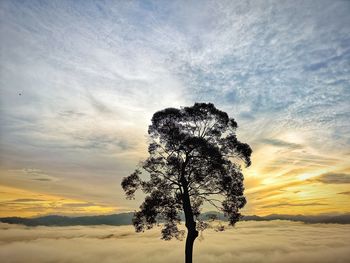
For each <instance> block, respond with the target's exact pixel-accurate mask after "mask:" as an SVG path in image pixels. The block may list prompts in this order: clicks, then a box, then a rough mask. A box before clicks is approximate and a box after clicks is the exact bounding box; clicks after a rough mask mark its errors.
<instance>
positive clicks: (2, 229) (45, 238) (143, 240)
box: [0, 221, 350, 263]
mask: <svg viewBox="0 0 350 263" xmlns="http://www.w3.org/2000/svg"><path fill="white" fill-rule="evenodd" d="M184 243H185V242H184V241H178V240H172V241H163V240H161V239H160V229H159V228H155V229H152V230H150V231H146V232H144V233H140V234H138V233H135V232H134V229H133V227H132V226H119V227H113V226H72V227H25V226H21V225H9V224H0V258H1V261H2V262H4V263H10V262H12V263H19V262H26V263H31V262H33V263H34V262H35V263H41V262H58V263H61V262H72V263H74V262H84V263H95V262H99V263H109V262H111V263H112V262H113V263H115V262H118V263H127V262H129V263H131V262H150V263H151V262H152V263H158V262H159V263H160V262H169V263H175V262H183V257H184ZM349 247H350V226H349V225H337V224H312V225H311V224H310V225H308V224H304V223H300V222H290V221H270V222H254V221H251V222H240V223H238V224H237V225H236V227H235V228H228V229H227V230H226V231H224V232H216V231H215V230H214V229H207V230H205V231H204V232H203V233H202V234H201V235H200V237H199V239H197V240H196V242H195V249H194V262H197V263H199V262H201V263H202V262H203V263H206V262H212V263H214V262H215V263H217V262H222V263H229V262H230V263H231V262H237V263H240V262H249V263H252V262H259V263H260V262H269V263H270V262H272V263H273V262H284V263H289V262H298V263H303V262H305V263H306V262H307V263H310V262H317V263H320V262H321V263H322V262H332V263H333V262H335V263H336V262H350V249H349Z"/></svg>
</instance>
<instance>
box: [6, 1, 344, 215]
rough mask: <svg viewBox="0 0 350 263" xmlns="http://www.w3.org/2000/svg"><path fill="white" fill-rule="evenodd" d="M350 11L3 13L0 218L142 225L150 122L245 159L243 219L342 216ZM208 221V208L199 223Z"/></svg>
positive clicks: (276, 7) (22, 5)
mask: <svg viewBox="0 0 350 263" xmlns="http://www.w3.org/2000/svg"><path fill="white" fill-rule="evenodd" d="M349 13H350V1H341V0H327V1H325V0H317V1H312V0H310V1H64V0H63V1H35V0H33V1H29V0H27V1H19V0H13V1H9V0H3V1H1V2H0V122H1V126H0V216H2V217H3V216H27V217H32V216H38V215H46V214H65V215H83V214H84V215H86V214H111V213H121V212H126V211H133V210H135V209H137V208H138V206H139V204H140V202H141V201H142V196H141V195H138V196H137V197H136V200H132V201H130V200H126V199H125V196H124V193H123V192H122V189H121V187H120V182H121V179H122V178H123V177H124V176H127V175H129V174H130V173H131V172H133V170H134V168H135V167H136V166H137V165H138V164H139V162H140V161H142V160H143V159H145V158H146V157H147V128H148V125H149V124H150V119H151V117H152V115H153V113H154V112H156V111H158V110H161V109H164V108H167V107H180V106H191V105H193V103H194V102H212V103H214V104H215V105H216V107H217V108H218V109H221V110H223V111H226V112H227V113H228V114H229V115H230V116H231V117H233V118H235V120H236V121H237V122H238V125H239V128H238V130H237V133H238V138H239V139H240V140H241V141H243V142H246V143H248V144H249V145H251V147H252V149H253V156H252V165H251V167H249V168H248V169H244V175H245V188H246V191H245V193H246V196H247V199H248V204H247V206H246V207H245V209H244V211H243V213H244V214H249V215H251V214H256V215H267V214H307V215H309V214H335V213H336V214H340V213H349V212H350V207H349V205H348V202H349V197H350V162H349V156H350V136H349V134H350V124H349V123H350V122H349V117H350V103H349V101H350V16H349ZM206 209H210V208H206Z"/></svg>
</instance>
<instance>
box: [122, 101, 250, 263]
mask: <svg viewBox="0 0 350 263" xmlns="http://www.w3.org/2000/svg"><path fill="white" fill-rule="evenodd" d="M236 129H237V123H236V121H235V120H234V119H233V118H229V117H228V115H227V113H225V112H222V111H220V110H218V109H216V108H215V106H214V105H213V104H211V103H195V104H194V105H193V106H192V107H184V108H181V109H175V108H167V109H164V110H161V111H158V112H156V113H155V114H154V115H153V117H152V124H151V125H150V126H149V129H148V134H149V136H150V139H151V142H150V144H149V147H148V152H149V157H148V158H147V159H146V160H145V161H144V162H143V163H142V168H143V169H144V170H145V171H146V172H148V174H149V176H150V179H149V180H148V181H146V180H143V179H141V171H140V169H137V170H135V172H134V173H132V174H131V175H130V176H128V177H125V178H123V181H122V187H123V189H124V191H125V193H126V196H127V198H129V199H132V198H134V193H135V191H136V190H137V189H138V188H141V189H142V191H143V192H144V193H146V194H147V196H146V198H145V200H144V202H143V203H142V204H141V206H140V210H139V211H138V212H136V213H135V215H134V218H133V224H134V226H135V229H136V232H141V231H144V230H145V229H150V228H152V227H153V225H154V224H156V223H157V222H159V220H160V221H161V222H164V226H163V229H162V238H163V239H165V240H170V239H171V238H172V237H175V238H178V239H181V238H182V237H183V236H184V231H181V230H179V229H178V227H177V224H178V223H180V220H181V219H180V215H181V214H182V212H183V213H184V215H185V221H186V222H185V225H186V228H187V238H186V247H185V255H186V256H185V258H186V263H190V262H192V251H193V243H194V241H195V239H196V238H197V236H198V230H202V229H203V228H205V224H204V223H203V222H202V221H201V220H200V217H199V216H200V208H201V206H202V205H203V203H205V202H208V203H210V204H211V205H213V206H214V207H216V208H217V209H219V210H221V211H222V212H223V213H224V215H225V216H226V217H227V218H228V219H229V224H230V225H234V224H235V223H236V222H237V221H238V220H239V218H240V213H239V210H240V209H241V208H243V206H244V205H245V204H246V199H245V197H244V195H243V191H244V187H243V175H242V172H241V166H240V165H239V164H238V163H237V161H238V159H240V160H243V162H244V163H245V165H246V166H249V165H250V156H251V153H252V150H251V148H250V147H249V145H248V144H245V143H241V142H239V141H238V140H237V137H236Z"/></svg>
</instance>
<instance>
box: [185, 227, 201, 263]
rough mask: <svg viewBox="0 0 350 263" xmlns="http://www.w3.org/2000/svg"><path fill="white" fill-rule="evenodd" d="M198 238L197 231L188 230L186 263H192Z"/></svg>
mask: <svg viewBox="0 0 350 263" xmlns="http://www.w3.org/2000/svg"><path fill="white" fill-rule="evenodd" d="M197 236H198V231H197V230H196V229H194V230H193V229H191V230H190V229H188V232H187V238H186V248H185V263H192V255H193V244H194V241H195V239H196V238H197Z"/></svg>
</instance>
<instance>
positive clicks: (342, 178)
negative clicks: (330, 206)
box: [316, 173, 350, 184]
mask: <svg viewBox="0 0 350 263" xmlns="http://www.w3.org/2000/svg"><path fill="white" fill-rule="evenodd" d="M316 180H317V181H319V182H321V183H325V184H350V174H344V173H326V174H322V175H320V176H319V177H317V178H316Z"/></svg>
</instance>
